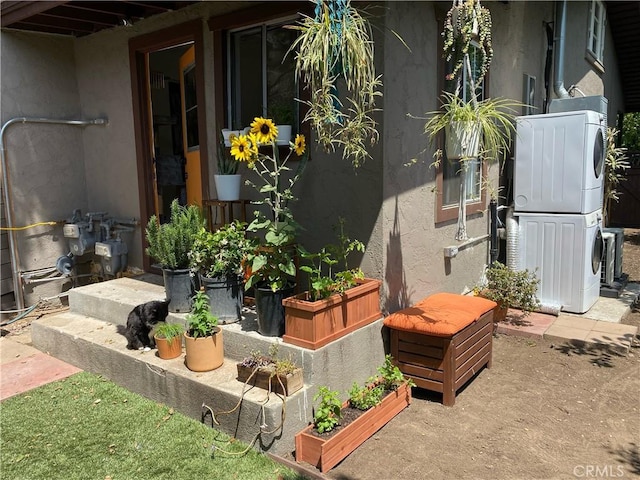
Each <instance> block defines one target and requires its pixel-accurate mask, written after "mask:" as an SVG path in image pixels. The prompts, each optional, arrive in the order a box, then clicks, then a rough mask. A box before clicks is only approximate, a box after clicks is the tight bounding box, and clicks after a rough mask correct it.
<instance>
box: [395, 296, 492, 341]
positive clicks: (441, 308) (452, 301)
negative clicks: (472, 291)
mask: <svg viewBox="0 0 640 480" xmlns="http://www.w3.org/2000/svg"><path fill="white" fill-rule="evenodd" d="M496 306H497V304H496V302H493V301H491V300H487V299H486V298H482V297H474V296H471V295H456V294H453V293H436V294H434V295H431V296H429V297H427V298H425V299H423V300H420V301H419V302H418V303H416V304H415V305H414V306H413V307H409V308H405V309H404V310H399V311H397V312H395V313H392V314H391V315H389V316H388V317H386V318H385V319H384V324H385V325H386V326H387V327H389V328H394V329H396V330H405V331H408V332H418V333H424V334H427V335H434V336H436V337H450V336H452V335H455V334H456V333H458V332H459V331H460V330H462V329H464V328H465V327H467V326H468V325H470V324H471V323H473V322H475V321H476V320H478V319H479V318H480V317H481V316H482V315H484V314H485V313H487V312H488V311H489V310H493V309H494V308H495V307H496Z"/></svg>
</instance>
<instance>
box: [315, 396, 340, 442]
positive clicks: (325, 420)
mask: <svg viewBox="0 0 640 480" xmlns="http://www.w3.org/2000/svg"><path fill="white" fill-rule="evenodd" d="M313 401H314V402H318V401H319V402H318V405H317V406H316V408H315V412H314V415H313V424H314V426H315V428H316V430H317V431H318V433H324V432H330V431H331V430H333V429H334V428H335V427H336V426H337V425H339V424H340V419H341V418H342V403H341V402H340V398H339V397H338V392H337V391H335V390H330V389H329V388H328V387H326V386H321V387H320V388H319V389H318V393H316V394H315V396H314V397H313Z"/></svg>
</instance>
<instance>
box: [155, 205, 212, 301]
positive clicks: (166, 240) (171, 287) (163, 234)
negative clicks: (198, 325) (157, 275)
mask: <svg viewBox="0 0 640 480" xmlns="http://www.w3.org/2000/svg"><path fill="white" fill-rule="evenodd" d="M170 210H171V216H170V218H169V221H168V222H167V223H164V224H160V222H159V220H158V219H157V218H156V216H155V215H152V216H151V217H150V218H149V222H148V223H147V227H146V230H145V233H146V238H147V243H148V245H149V246H148V247H147V249H146V252H147V255H149V256H150V257H151V258H153V259H154V260H155V261H156V262H158V263H159V264H160V267H161V268H162V276H163V279H164V287H165V291H166V298H167V300H170V303H169V311H171V312H174V313H186V312H188V311H189V309H190V308H191V297H192V296H193V293H194V290H195V280H194V273H193V271H192V270H191V269H190V268H189V252H190V251H191V248H192V246H193V242H194V240H195V238H196V235H197V233H198V232H199V231H200V230H201V229H202V228H204V226H205V221H204V218H203V216H202V212H201V211H200V207H198V206H197V205H188V206H182V205H180V203H179V202H178V199H174V200H173V201H172V202H171V209H170Z"/></svg>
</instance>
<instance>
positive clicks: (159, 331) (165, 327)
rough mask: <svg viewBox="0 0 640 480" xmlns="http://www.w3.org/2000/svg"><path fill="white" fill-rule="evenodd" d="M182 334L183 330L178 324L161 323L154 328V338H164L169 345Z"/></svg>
mask: <svg viewBox="0 0 640 480" xmlns="http://www.w3.org/2000/svg"><path fill="white" fill-rule="evenodd" d="M182 332H184V328H183V327H182V325H181V324H179V323H162V324H160V325H158V327H157V328H156V333H155V334H156V336H157V337H158V338H164V339H166V340H167V342H168V343H169V344H171V343H173V340H174V339H176V338H179V337H180V335H182Z"/></svg>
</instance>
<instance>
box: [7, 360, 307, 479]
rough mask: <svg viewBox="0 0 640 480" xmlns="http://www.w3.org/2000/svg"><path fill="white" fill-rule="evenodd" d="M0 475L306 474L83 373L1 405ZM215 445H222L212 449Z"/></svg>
mask: <svg viewBox="0 0 640 480" xmlns="http://www.w3.org/2000/svg"><path fill="white" fill-rule="evenodd" d="M0 427H1V430H0V438H1V446H2V449H1V451H0V465H2V466H1V467H0V477H1V478H3V479H4V478H6V479H9V478H11V479H16V480H18V479H34V480H37V479H45V478H46V479H64V480H73V479H78V480H91V479H96V480H106V479H109V480H120V479H122V480H146V479H149V480H156V479H165V478H166V479H169V478H171V479H173V480H182V479H184V480H200V479H205V478H207V479H208V478H211V479H213V478H215V479H240V480H252V479H260V480H266V479H287V480H289V479H301V478H303V477H301V476H299V475H298V474H297V473H296V472H293V471H292V470H289V469H287V468H286V467H284V466H282V465H281V464H279V463H277V462H274V461H273V460H271V459H270V458H269V457H267V456H266V455H263V454H261V453H259V452H257V451H255V450H253V449H250V450H249V452H247V453H246V454H243V455H230V454H229V453H223V452H222V450H220V449H223V450H225V451H226V452H241V451H243V450H245V448H246V444H242V443H240V442H230V438H229V437H228V436H227V435H226V434H224V433H222V432H219V431H217V430H214V429H212V428H210V427H208V426H206V425H204V424H202V423H200V422H197V421H195V420H193V419H191V418H188V417H186V416H184V415H182V414H180V413H178V412H174V411H173V409H171V408H169V407H167V406H165V405H162V404H158V403H155V402H153V401H151V400H147V399H146V398H143V397H141V396H140V395H137V394H135V393H132V392H129V391H128V390H125V389H123V388H121V387H119V386H117V385H115V384H113V383H111V382H110V381H108V380H106V379H104V378H102V377H100V376H97V375H93V374H90V373H86V372H82V373H78V374H76V375H73V376H71V377H68V378H66V379H64V380H60V381H58V382H54V383H50V384H48V385H45V386H42V387H40V388H37V389H35V390H31V391H29V392H26V393H24V394H22V395H18V396H16V397H12V398H9V399H7V400H5V401H3V402H2V404H0ZM215 447H218V448H215Z"/></svg>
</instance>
